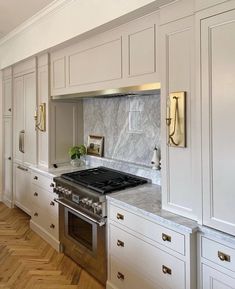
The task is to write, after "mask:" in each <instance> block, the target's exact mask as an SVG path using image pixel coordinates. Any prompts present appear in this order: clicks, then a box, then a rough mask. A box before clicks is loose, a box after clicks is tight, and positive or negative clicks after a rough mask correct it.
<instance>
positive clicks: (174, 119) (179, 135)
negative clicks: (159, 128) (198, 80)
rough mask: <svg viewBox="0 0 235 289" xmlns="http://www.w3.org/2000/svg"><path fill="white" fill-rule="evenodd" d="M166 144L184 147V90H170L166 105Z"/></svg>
mask: <svg viewBox="0 0 235 289" xmlns="http://www.w3.org/2000/svg"><path fill="white" fill-rule="evenodd" d="M166 124H167V126H168V145H169V146H171V147H181V148H182V147H186V92H185V91H179V92H172V93H170V95H169V99H168V105H167V118H166Z"/></svg>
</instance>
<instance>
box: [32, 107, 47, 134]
mask: <svg viewBox="0 0 235 289" xmlns="http://www.w3.org/2000/svg"><path fill="white" fill-rule="evenodd" d="M34 119H35V129H36V130H39V131H46V103H41V104H40V105H39V109H36V110H35V115H34Z"/></svg>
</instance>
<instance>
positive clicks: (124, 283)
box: [110, 257, 165, 289]
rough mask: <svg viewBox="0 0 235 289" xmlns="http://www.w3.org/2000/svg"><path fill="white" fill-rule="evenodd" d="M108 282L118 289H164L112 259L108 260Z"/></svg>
mask: <svg viewBox="0 0 235 289" xmlns="http://www.w3.org/2000/svg"><path fill="white" fill-rule="evenodd" d="M110 282H111V284H112V285H114V286H115V288H118V289H156V288H157V289H165V288H163V287H161V286H160V285H159V284H154V283H153V282H152V281H150V280H149V278H148V277H147V276H144V275H143V274H140V273H139V272H136V271H134V270H133V268H130V267H127V266H125V265H123V264H120V263H119V262H118V261H117V259H116V258H113V257H111V259H110Z"/></svg>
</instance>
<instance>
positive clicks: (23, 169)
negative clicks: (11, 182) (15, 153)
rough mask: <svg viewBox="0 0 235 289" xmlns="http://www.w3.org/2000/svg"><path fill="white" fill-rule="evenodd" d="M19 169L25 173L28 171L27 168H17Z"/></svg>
mask: <svg viewBox="0 0 235 289" xmlns="http://www.w3.org/2000/svg"><path fill="white" fill-rule="evenodd" d="M17 169H20V170H22V171H25V172H27V171H28V169H26V168H24V167H21V166H17Z"/></svg>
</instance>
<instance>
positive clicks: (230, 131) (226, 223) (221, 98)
mask: <svg viewBox="0 0 235 289" xmlns="http://www.w3.org/2000/svg"><path fill="white" fill-rule="evenodd" d="M234 31H235V10H233V11H230V12H227V13H223V14H221V15H218V16H214V17H211V18H209V19H206V20H203V21H202V36H201V37H202V39H201V41H202V62H201V63H202V123H203V130H202V138H203V143H202V148H203V158H202V160H203V171H204V174H203V188H204V191H203V194H204V214H203V216H204V220H203V222H204V224H205V225H208V226H212V227H214V228H216V229H219V230H223V231H225V232H227V233H230V234H233V235H235V214H234V203H235V195H234V186H235V179H234V171H235V153H234V143H235V134H234V115H235V96H234V75H235V74H234V71H235V58H234V51H235V34H234Z"/></svg>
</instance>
